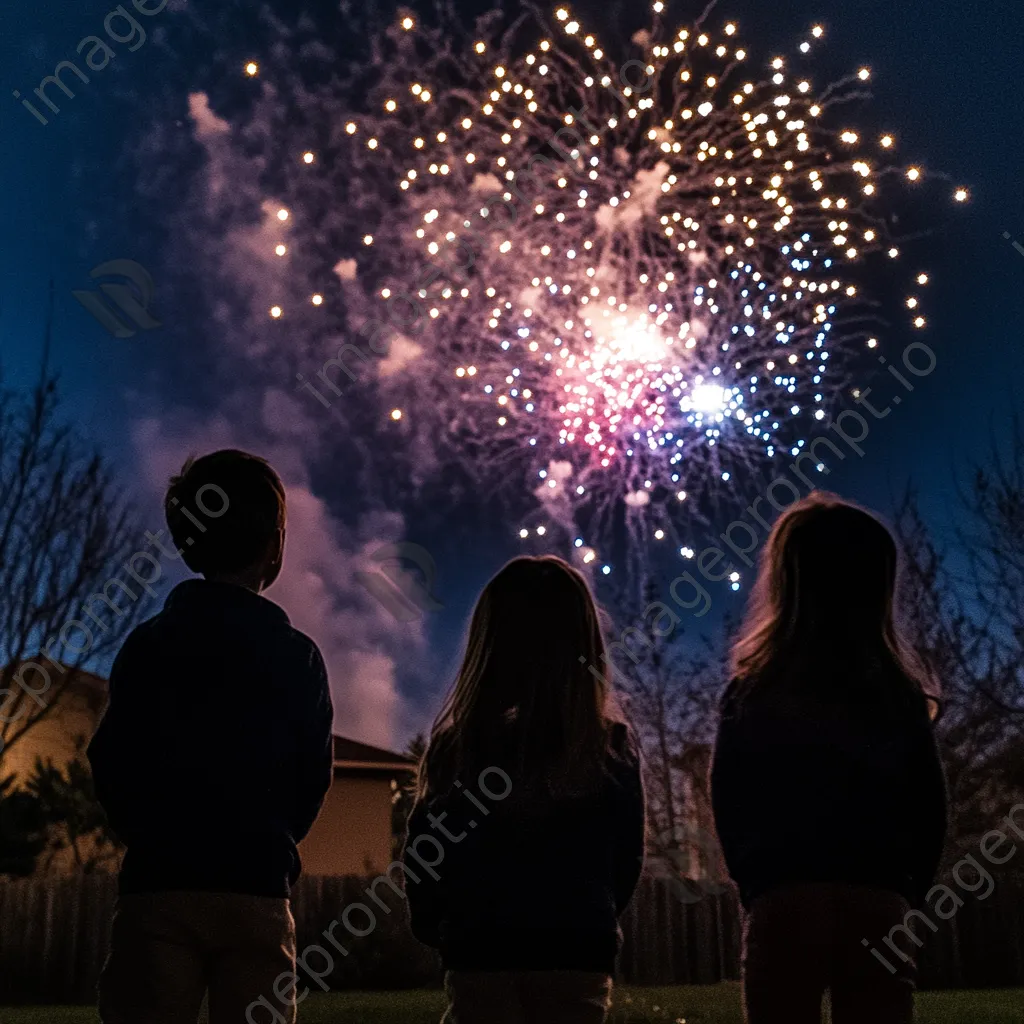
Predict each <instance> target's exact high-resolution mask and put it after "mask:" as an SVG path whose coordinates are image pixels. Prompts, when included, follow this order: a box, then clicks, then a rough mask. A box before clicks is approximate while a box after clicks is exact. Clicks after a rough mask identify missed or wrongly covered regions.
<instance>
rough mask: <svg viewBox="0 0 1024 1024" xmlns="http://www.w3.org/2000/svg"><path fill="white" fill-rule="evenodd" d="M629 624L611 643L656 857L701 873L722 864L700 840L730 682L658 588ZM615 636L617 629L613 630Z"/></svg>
mask: <svg viewBox="0 0 1024 1024" xmlns="http://www.w3.org/2000/svg"><path fill="white" fill-rule="evenodd" d="M623 607H624V608H626V609H628V612H629V614H627V615H624V616H623V618H624V619H625V621H628V622H629V626H627V627H626V629H625V630H623V631H622V632H621V634H618V635H619V636H620V639H618V640H616V642H615V643H614V644H613V645H612V654H613V657H614V660H615V667H616V670H617V671H616V685H617V689H618V691H619V694H620V695H621V697H622V698H623V700H624V703H625V705H626V709H627V712H628V717H629V720H630V723H631V725H632V727H633V730H634V732H635V733H636V736H637V739H638V741H639V743H640V746H641V748H642V750H643V754H644V781H645V789H646V792H647V817H648V825H649V827H648V834H649V844H650V851H651V853H652V854H653V855H655V857H661V858H663V859H664V858H667V859H668V860H669V861H671V863H672V864H673V865H675V866H676V867H679V865H680V864H684V863H685V865H686V869H687V870H688V871H692V873H693V874H695V875H700V874H708V873H710V874H716V873H717V872H718V870H719V865H718V864H717V862H716V858H715V857H714V856H713V855H712V854H711V851H710V850H709V849H707V848H706V847H707V846H708V844H707V843H705V844H703V845H702V844H700V843H697V844H695V843H694V838H695V836H697V835H703V834H704V833H709V834H710V832H711V831H713V825H712V823H711V813H710V796H709V792H708V778H707V776H708V769H709V765H710V753H711V741H712V737H713V733H714V726H715V721H716V707H717V701H718V696H719V693H720V692H721V689H722V686H723V685H724V680H723V678H722V668H721V664H720V662H721V658H720V656H719V654H718V653H717V651H716V650H715V648H714V646H713V645H712V644H711V643H710V642H707V641H700V642H699V643H698V644H696V645H694V644H693V643H692V642H690V638H689V637H688V636H687V635H686V632H685V630H684V629H683V627H682V626H681V624H680V622H679V617H678V616H677V615H676V613H675V611H673V610H672V609H671V608H670V607H669V606H668V605H666V604H664V603H661V602H660V601H659V600H658V596H657V590H656V588H655V586H654V584H649V585H648V586H647V587H646V588H645V590H644V602H643V605H642V606H641V605H638V604H635V603H634V602H632V601H625V602H623ZM611 632H612V633H613V634H616V633H617V631H616V630H612V631H611Z"/></svg>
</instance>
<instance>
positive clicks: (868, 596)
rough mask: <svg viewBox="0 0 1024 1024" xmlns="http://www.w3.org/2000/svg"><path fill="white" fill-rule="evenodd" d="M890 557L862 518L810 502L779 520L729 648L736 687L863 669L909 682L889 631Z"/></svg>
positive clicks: (814, 497) (835, 504) (826, 497)
mask: <svg viewBox="0 0 1024 1024" xmlns="http://www.w3.org/2000/svg"><path fill="white" fill-rule="evenodd" d="M897 560H898V559H897V549H896V543H895V541H894V540H893V538H892V535H891V534H890V533H889V531H888V530H887V529H886V527H885V526H883V525H882V524H881V523H880V522H879V521H878V520H877V519H876V518H875V517H874V516H872V515H871V514H870V513H868V512H866V511H864V510H863V509H861V508H858V507H857V506H856V505H852V504H850V503H849V502H846V501H843V500H842V499H841V498H838V497H836V496H835V495H830V494H825V493H822V492H818V491H816V492H814V493H812V494H810V495H808V496H807V497H806V498H804V499H803V500H802V501H799V502H797V503H796V504H794V505H791V506H790V507H789V508H787V509H786V511H785V512H784V513H783V514H782V515H781V516H779V518H778V520H777V521H776V523H775V525H774V527H773V528H772V531H771V533H770V534H769V536H768V540H767V542H766V544H765V548H764V551H763V552H762V555H761V564H760V568H759V572H758V578H757V582H756V584H755V586H754V591H753V594H752V596H751V599H750V604H749V607H748V613H747V621H746V624H745V627H744V629H743V631H742V634H741V636H740V638H739V639H738V641H737V642H736V644H735V645H734V648H733V668H734V672H735V674H736V675H737V676H739V677H740V678H750V677H754V676H758V675H778V674H784V673H787V672H788V673H797V674H800V673H802V672H803V671H805V670H810V671H811V672H820V673H821V674H822V675H826V674H829V673H833V674H834V673H835V672H836V670H837V669H839V668H851V669H855V670H856V669H864V668H866V667H868V666H869V665H875V666H880V667H882V668H896V669H898V670H899V672H900V673H901V674H902V675H904V676H906V677H908V678H909V679H910V680H911V681H913V680H914V679H915V677H916V672H915V671H913V670H912V669H911V668H910V667H909V666H908V663H907V655H906V654H905V653H904V651H903V649H902V645H901V644H900V641H899V638H898V635H897V631H896V627H895V624H894V613H893V607H894V595H895V589H896V568H897Z"/></svg>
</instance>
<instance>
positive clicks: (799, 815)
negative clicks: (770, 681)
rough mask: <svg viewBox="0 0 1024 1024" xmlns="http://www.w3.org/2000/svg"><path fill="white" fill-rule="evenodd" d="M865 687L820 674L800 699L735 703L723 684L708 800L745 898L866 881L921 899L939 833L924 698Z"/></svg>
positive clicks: (941, 805) (940, 816)
mask: <svg viewBox="0 0 1024 1024" xmlns="http://www.w3.org/2000/svg"><path fill="white" fill-rule="evenodd" d="M881 685H882V686H883V687H885V686H891V687H892V688H893V689H896V690H897V692H899V690H903V689H904V687H903V686H902V684H901V683H899V682H897V681H893V682H892V683H889V684H885V683H883V684H881ZM897 688H898V689H897ZM876 692H877V691H876ZM869 693H870V689H869V688H867V687H865V686H864V684H863V682H862V683H861V684H860V685H857V684H856V683H855V682H853V683H851V684H850V685H849V686H848V687H843V688H842V692H835V693H832V694H829V693H828V688H825V687H822V686H821V685H820V682H819V684H818V685H814V684H810V685H808V687H807V688H806V690H805V692H804V693H803V694H801V695H799V696H796V695H793V694H787V693H784V692H782V691H781V690H779V691H777V692H772V691H770V690H769V691H768V692H765V693H763V694H754V695H751V696H750V697H749V698H747V699H746V700H744V701H743V702H740V701H738V700H737V699H736V698H735V684H734V685H732V686H730V688H729V690H727V691H726V695H725V697H724V700H723V704H722V714H721V723H720V725H719V729H718V739H717V742H716V744H715V754H714V761H713V764H712V771H711V790H712V802H713V805H714V813H715V826H716V828H717V830H718V837H719V840H720V841H721V844H722V850H723V853H724V854H725V861H726V864H727V866H728V868H729V874H730V875H731V877H732V879H733V881H734V882H735V883H736V884H737V885H738V887H739V890H740V897H741V899H742V901H743V904H744V905H745V906H748V907H749V905H750V904H751V902H752V901H753V900H754V899H756V898H757V897H758V896H760V895H761V894H762V893H764V892H767V891H768V890H769V889H773V888H775V887H776V886H780V885H784V884H786V883H795V882H847V883H850V884H853V885H865V886H872V887H876V888H880V889H887V890H890V891H893V892H898V893H901V894H902V895H903V896H905V897H906V899H907V900H909V901H910V903H912V904H914V905H920V904H921V902H922V900H923V898H924V895H925V893H926V892H927V891H928V889H929V887H930V886H931V884H932V879H933V878H934V876H935V871H936V869H937V867H938V863H939V858H940V856H941V853H942V846H943V840H944V837H945V832H946V787H945V778H944V775H943V771H942V766H941V763H940V761H939V755H938V751H937V749H936V745H935V738H934V736H933V732H932V725H931V721H930V719H929V716H928V711H927V704H926V702H925V700H924V698H923V697H919V696H913V695H911V694H907V696H906V697H905V698H904V699H898V700H894V701H890V702H888V703H886V702H885V701H881V700H878V699H871V698H870V697H869V696H868V694H869Z"/></svg>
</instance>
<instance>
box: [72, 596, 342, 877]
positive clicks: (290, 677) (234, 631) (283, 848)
mask: <svg viewBox="0 0 1024 1024" xmlns="http://www.w3.org/2000/svg"><path fill="white" fill-rule="evenodd" d="M331 721H332V708H331V695H330V690H329V689H328V685H327V673H326V670H325V668H324V663H323V659H322V658H321V656H320V652H319V650H317V647H316V645H315V644H314V643H313V641H312V640H310V639H309V638H308V637H307V636H304V635H303V634H302V633H300V632H298V631H297V630H295V629H293V628H292V627H291V625H290V624H289V621H288V616H287V615H286V614H285V612H284V610H283V609H281V608H279V607H278V606H277V605H276V604H274V603H273V602H271V601H268V600H267V599H266V598H263V597H260V596H259V595H258V594H255V593H253V592H252V591H250V590H246V589H245V588H244V587H239V586H234V585H232V584H228V583H210V582H207V581H205V580H188V581H186V582H184V583H181V584H179V585H178V586H177V587H175V588H174V590H173V591H172V592H171V593H170V595H169V596H168V598H167V602H166V604H165V606H164V610H163V611H162V612H160V614H158V615H157V616H156V617H155V618H152V619H150V620H149V621H148V622H144V623H143V624H142V625H140V626H139V627H138V628H136V629H135V630H133V631H132V633H131V634H130V635H129V637H128V639H127V640H126V641H125V643H124V646H123V647H122V648H121V651H120V653H119V654H118V656H117V658H116V659H115V661H114V667H113V669H112V671H111V675H110V701H109V704H108V706H107V711H106V714H105V715H104V717H103V720H102V722H101V723H100V726H99V729H98V730H97V732H96V735H95V737H94V738H93V741H92V743H91V744H90V745H89V761H90V762H91V764H92V771H93V777H94V779H95V783H96V793H97V795H98V797H99V799H100V803H101V804H102V805H103V808H104V810H105V811H106V813H107V817H108V819H109V821H110V825H111V827H112V828H113V830H114V832H115V833H116V834H117V836H118V838H119V839H120V840H121V841H122V842H123V843H124V844H125V846H126V847H127V852H126V854H125V857H124V862H123V864H122V867H121V878H120V887H121V891H122V892H125V893H129V892H155V891H160V890H168V889H198V890H206V891H219V892H232V893H247V894H250V895H253V896H274V897H282V896H286V895H288V892H289V889H290V886H291V885H292V884H293V883H294V881H295V879H296V878H297V877H298V875H299V869H300V863H299V855H298V852H297V850H296V843H298V842H299V840H301V839H302V838H303V837H304V836H305V835H306V833H307V832H308V831H309V829H310V827H311V826H312V824H313V822H314V820H315V819H316V816H317V813H318V811H319V809H320V805H321V803H322V802H323V798H324V795H325V794H326V792H327V789H328V787H329V786H330V783H331V771H332V750H331V742H332V741H331Z"/></svg>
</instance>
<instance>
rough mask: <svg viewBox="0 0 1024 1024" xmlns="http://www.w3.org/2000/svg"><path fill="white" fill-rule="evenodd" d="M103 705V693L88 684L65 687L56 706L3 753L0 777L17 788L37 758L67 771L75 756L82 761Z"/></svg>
mask: <svg viewBox="0 0 1024 1024" xmlns="http://www.w3.org/2000/svg"><path fill="white" fill-rule="evenodd" d="M105 701H106V694H105V693H104V692H103V690H102V689H101V688H100V687H97V686H95V685H93V684H91V683H89V682H86V681H78V682H74V683H71V684H70V685H68V687H67V688H66V689H65V690H64V691H63V692H61V694H60V699H59V700H58V701H57V703H56V704H55V705H53V706H51V707H48V708H47V710H46V713H45V714H44V715H43V716H42V717H41V718H40V719H39V721H38V722H36V723H35V724H34V725H32V727H31V728H30V729H29V730H28V732H26V733H25V735H24V736H22V737H21V738H20V739H19V740H17V741H16V742H15V743H14V744H12V745H11V746H10V747H8V748H7V749H6V750H5V751H4V753H3V758H2V760H0V777H2V778H7V777H8V776H11V775H13V776H14V777H15V779H16V785H21V784H23V783H24V782H25V781H27V779H28V777H29V776H30V775H31V774H32V770H33V768H34V767H35V762H36V758H37V757H39V758H41V759H42V760H43V761H44V762H45V761H52V762H53V764H54V765H55V766H56V767H57V768H64V767H66V766H67V765H68V764H69V763H70V762H71V761H73V760H74V759H75V757H76V756H77V755H81V756H82V757H84V756H85V746H86V744H87V743H88V742H89V740H90V739H92V735H93V733H94V732H95V731H96V726H97V725H98V724H99V719H100V714H101V712H102V709H103V705H104V703H105Z"/></svg>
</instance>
